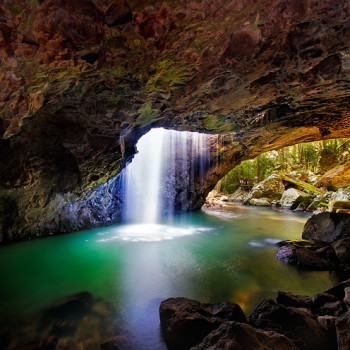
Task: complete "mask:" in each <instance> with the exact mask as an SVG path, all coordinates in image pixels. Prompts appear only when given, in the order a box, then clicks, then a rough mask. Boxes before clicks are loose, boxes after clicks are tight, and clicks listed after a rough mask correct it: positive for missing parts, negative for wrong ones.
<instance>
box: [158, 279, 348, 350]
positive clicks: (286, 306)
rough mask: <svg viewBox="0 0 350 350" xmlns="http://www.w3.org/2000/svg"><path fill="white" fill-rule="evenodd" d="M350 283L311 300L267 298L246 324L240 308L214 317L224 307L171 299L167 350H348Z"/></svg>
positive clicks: (165, 317) (165, 315)
mask: <svg viewBox="0 0 350 350" xmlns="http://www.w3.org/2000/svg"><path fill="white" fill-rule="evenodd" d="M349 285H350V280H347V281H344V282H342V283H339V284H338V285H336V286H335V287H334V288H332V289H330V290H328V291H325V292H324V293H319V294H316V295H314V296H313V298H311V297H309V296H304V295H294V294H292V293H288V292H281V291H279V292H278V294H277V298H276V302H275V301H274V300H272V299H264V300H263V301H262V302H261V303H260V304H259V305H258V306H257V307H256V308H255V310H254V311H253V312H252V313H251V315H250V316H249V317H248V318H247V319H248V320H246V319H245V318H243V319H242V316H241V314H243V312H242V310H240V308H239V306H238V305H236V304H233V303H228V305H227V306H226V308H225V310H226V313H224V314H221V315H218V316H217V317H215V315H213V310H215V307H216V305H221V307H222V305H223V304H201V303H199V302H196V301H194V300H189V299H186V298H171V299H167V300H165V301H163V302H162V303H161V305H160V308H159V311H160V320H161V326H162V330H163V336H164V339H165V341H166V344H167V346H168V348H169V349H183V350H186V349H190V348H191V349H193V350H202V349H203V350H204V349H217V350H219V349H227V350H228V349H242V350H243V349H276V350H283V349H286V350H287V349H300V350H314V349H324V350H330V349H339V350H343V349H344V350H345V349H347V347H348V344H349V342H348V341H349V327H348V326H349V311H347V308H346V306H345V305H347V304H346V303H347V302H348V293H349ZM194 306H195V309H194ZM219 310H221V309H220V308H219ZM208 311H209V312H208ZM201 325H203V327H201ZM204 325H206V327H204ZM198 330H201V334H200V336H198V334H199V333H198ZM175 334H176V337H174V336H173V335H175ZM193 344H195V346H193ZM191 346H193V347H191Z"/></svg>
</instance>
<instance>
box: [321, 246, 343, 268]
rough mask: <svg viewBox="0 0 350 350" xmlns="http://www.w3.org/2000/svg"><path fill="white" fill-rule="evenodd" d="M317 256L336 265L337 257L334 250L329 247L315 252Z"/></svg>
mask: <svg viewBox="0 0 350 350" xmlns="http://www.w3.org/2000/svg"><path fill="white" fill-rule="evenodd" d="M316 253H317V255H318V256H320V257H321V258H323V259H326V260H328V261H332V262H333V263H335V264H336V263H337V260H338V258H337V256H336V254H335V251H334V249H333V248H332V247H331V246H326V247H322V248H319V249H317V250H316Z"/></svg>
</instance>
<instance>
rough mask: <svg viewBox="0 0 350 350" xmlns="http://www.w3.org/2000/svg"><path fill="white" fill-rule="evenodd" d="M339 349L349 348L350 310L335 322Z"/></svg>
mask: <svg viewBox="0 0 350 350" xmlns="http://www.w3.org/2000/svg"><path fill="white" fill-rule="evenodd" d="M335 328H336V331H337V342H338V350H349V346H350V345H349V344H350V311H348V312H347V313H345V314H344V315H343V316H341V317H339V318H338V319H337V320H336V322H335Z"/></svg>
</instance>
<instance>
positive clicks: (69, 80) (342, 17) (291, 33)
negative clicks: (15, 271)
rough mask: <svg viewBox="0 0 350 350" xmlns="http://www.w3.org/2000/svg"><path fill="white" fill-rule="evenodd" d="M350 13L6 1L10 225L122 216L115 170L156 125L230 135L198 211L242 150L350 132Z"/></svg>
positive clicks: (4, 182) (5, 184) (313, 6)
mask: <svg viewBox="0 0 350 350" xmlns="http://www.w3.org/2000/svg"><path fill="white" fill-rule="evenodd" d="M349 15H350V5H349V2H348V1H346V0H340V1H339V0H337V1H335V0H325V1H322V2H320V1H313V0H309V1H299V0H293V1H284V0H274V1H267V0H259V1H253V0H244V1H243V0H237V1H225V0H209V1H193V2H189V1H180V2H179V1H168V2H167V5H164V4H163V2H162V1H154V2H153V4H152V6H150V5H149V1H129V2H126V1H120V0H115V1H113V0H110V1H108V0H96V1H92V0H91V1H90V0H85V1H83V0H79V1H74V2H72V1H66V0H41V1H39V0H37V1H29V0H16V1H14V0H7V1H5V2H4V3H3V4H2V5H0V56H1V58H2V64H1V65H0V79H1V82H2V84H0V133H1V135H2V138H1V139H0V166H1V170H2V172H1V174H0V196H6V197H4V198H9V200H10V202H11V203H12V204H11V206H10V207H11V208H16V210H12V211H11V212H12V213H16V215H12V217H9V215H8V213H5V214H4V215H2V216H1V215H0V216H1V217H0V224H1V225H0V226H1V227H5V228H6V229H3V232H2V236H3V237H4V239H5V240H15V239H23V238H29V237H33V236H36V235H44V234H48V233H55V232H57V233H58V232H68V231H71V230H77V229H81V228H85V227H91V226H96V225H101V224H104V223H106V222H107V223H111V222H115V221H116V220H118V219H119V216H120V206H121V199H120V198H119V196H118V193H119V192H118V186H119V185H118V181H119V180H118V177H116V175H117V174H118V173H119V172H120V170H121V169H122V167H123V166H124V165H125V164H127V162H129V161H130V159H131V157H132V155H133V154H134V152H135V147H134V146H135V144H136V142H137V140H138V139H139V138H140V137H141V136H142V135H143V134H144V133H146V132H147V131H148V130H150V129H151V128H152V127H154V126H163V127H167V128H172V129H178V130H190V131H201V132H206V133H211V134H221V135H222V136H221V142H220V143H218V144H217V145H216V146H215V147H214V146H213V149H212V152H211V153H212V161H213V162H212V163H213V164H215V167H214V166H213V167H212V168H210V169H208V172H207V174H206V177H205V182H204V184H201V183H200V182H198V184H197V185H196V188H195V190H194V192H193V195H192V198H191V200H190V201H189V208H191V209H196V208H198V207H200V206H201V204H202V202H203V200H204V198H205V196H206V194H207V193H208V192H209V191H210V190H211V188H212V187H213V186H214V184H215V183H216V182H217V180H218V179H219V178H220V177H222V176H223V175H224V174H225V173H226V172H227V171H229V170H230V169H231V168H232V167H233V166H235V165H236V164H238V163H239V162H241V161H242V160H245V159H249V158H252V157H254V156H256V155H257V154H259V153H261V152H265V151H268V150H271V149H276V148H280V147H283V146H288V145H291V144H294V143H297V142H302V141H312V140H319V139H324V138H335V137H344V136H348V135H349V131H350V123H349V120H350V105H349V94H350V93H349V91H350V90H349V80H350V79H349V77H350V49H349V48H350V26H349V22H348V18H349ZM216 158H219V159H220V162H219V166H218V165H217V162H216V160H217V159H216ZM108 180H110V182H109V183H108V185H107V184H106V183H107V181H108ZM111 188H113V191H112V190H111ZM1 212H2V211H1ZM10 216H11V215H10ZM0 236H1V235H0Z"/></svg>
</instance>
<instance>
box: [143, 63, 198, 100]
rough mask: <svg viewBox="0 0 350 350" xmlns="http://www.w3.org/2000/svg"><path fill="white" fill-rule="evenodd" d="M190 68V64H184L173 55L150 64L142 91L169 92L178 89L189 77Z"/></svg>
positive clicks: (148, 92)
mask: <svg viewBox="0 0 350 350" xmlns="http://www.w3.org/2000/svg"><path fill="white" fill-rule="evenodd" d="M191 68H192V66H184V65H183V64H182V63H181V62H179V61H178V59H177V58H174V57H173V58H167V59H164V60H162V61H160V62H158V63H156V64H154V65H152V66H151V67H150V70H149V73H150V77H149V79H148V81H147V83H146V86H145V89H144V93H145V94H151V93H153V92H171V91H173V90H176V89H179V88H180V87H181V86H183V85H185V84H186V83H187V82H188V81H189V80H190V79H191V77H192V75H191Z"/></svg>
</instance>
